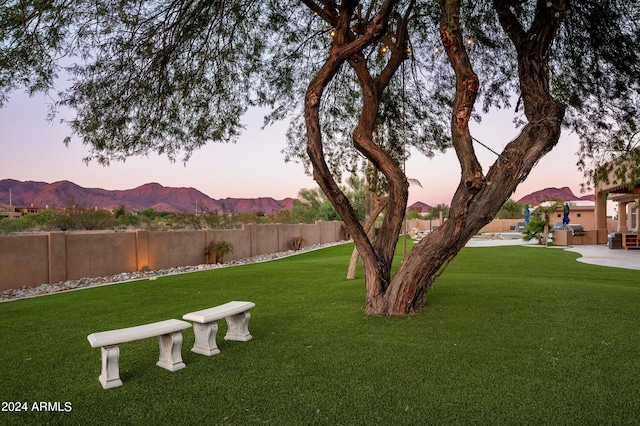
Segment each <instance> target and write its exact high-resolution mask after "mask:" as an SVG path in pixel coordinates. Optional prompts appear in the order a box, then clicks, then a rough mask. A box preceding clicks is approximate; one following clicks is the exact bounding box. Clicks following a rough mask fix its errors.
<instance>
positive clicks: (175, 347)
mask: <svg viewBox="0 0 640 426" xmlns="http://www.w3.org/2000/svg"><path fill="white" fill-rule="evenodd" d="M158 344H159V345H160V359H159V360H158V362H156V365H157V366H158V367H162V368H164V369H167V370H169V371H177V370H180V369H182V368H185V367H186V365H184V362H182V333H181V332H180V331H177V332H175V333H171V334H163V335H162V336H158Z"/></svg>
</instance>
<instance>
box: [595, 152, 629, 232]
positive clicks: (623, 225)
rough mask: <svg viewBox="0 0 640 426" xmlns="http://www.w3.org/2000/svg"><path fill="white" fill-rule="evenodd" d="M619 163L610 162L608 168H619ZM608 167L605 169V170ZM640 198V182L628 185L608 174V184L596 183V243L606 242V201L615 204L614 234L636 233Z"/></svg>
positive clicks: (612, 173)
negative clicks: (616, 219)
mask: <svg viewBox="0 0 640 426" xmlns="http://www.w3.org/2000/svg"><path fill="white" fill-rule="evenodd" d="M620 164H621V163H620V162H619V161H618V162H615V160H614V162H612V163H609V165H608V166H611V165H613V170H616V169H617V168H619V167H621V165H620ZM607 168H608V167H606V168H605V170H606V169H607ZM639 198H640V182H636V183H635V184H630V183H628V182H620V180H619V179H616V177H615V173H614V172H613V171H612V172H611V173H610V174H609V179H608V182H598V185H597V187H596V203H595V227H596V229H597V230H598V243H599V244H604V243H606V242H607V235H608V234H607V233H608V231H609V230H608V229H607V213H606V207H605V205H606V201H607V200H612V201H614V202H615V203H617V205H618V208H617V214H618V224H617V229H615V231H616V232H619V233H630V232H633V233H636V234H637V233H638V218H637V215H638V213H637V212H638V199H639Z"/></svg>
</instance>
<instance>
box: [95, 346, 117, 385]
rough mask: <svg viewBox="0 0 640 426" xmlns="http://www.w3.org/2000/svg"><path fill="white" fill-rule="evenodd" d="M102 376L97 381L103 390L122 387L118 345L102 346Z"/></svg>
mask: <svg viewBox="0 0 640 426" xmlns="http://www.w3.org/2000/svg"><path fill="white" fill-rule="evenodd" d="M101 349H102V374H100V377H99V378H98V380H100V383H101V384H102V387H103V389H111V388H116V387H118V386H122V380H120V366H119V364H120V348H119V347H118V345H113V346H103V347H102V348H101Z"/></svg>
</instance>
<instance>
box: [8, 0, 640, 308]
mask: <svg viewBox="0 0 640 426" xmlns="http://www.w3.org/2000/svg"><path fill="white" fill-rule="evenodd" d="M639 22H640V5H639V4H638V2H636V1H631V0H619V1H615V2H614V1H604V2H603V1H596V0H584V1H580V2H576V1H570V0H551V1H543V0H528V1H527V0H493V1H491V2H470V1H459V0H440V1H426V0H425V1H419V0H377V1H362V2H359V1H355V0H344V1H342V2H335V1H333V0H300V1H294V2H291V1H282V0H255V1H239V0H230V1H224V2H210V1H204V0H158V1H153V2H148V1H142V0H122V1H119V2H116V3H113V2H107V1H103V0H92V1H90V2H89V1H86V0H50V1H36V2H29V3H27V2H23V1H22V0H9V1H6V2H4V3H3V6H2V8H1V9H0V103H1V104H4V103H5V102H6V101H7V100H8V96H9V94H10V93H11V91H12V90H16V89H19V88H25V89H26V90H27V91H29V92H30V93H35V92H38V91H51V90H53V89H54V88H55V87H56V83H57V81H56V77H57V76H58V75H59V74H60V73H61V72H64V73H65V74H66V75H69V76H70V85H69V87H67V88H64V89H63V90H62V91H61V92H60V94H59V105H64V106H67V107H70V108H72V109H73V110H75V111H76V117H75V119H73V120H71V122H70V123H69V124H70V126H71V130H72V133H73V134H75V135H77V136H78V137H79V138H81V140H82V141H83V143H85V144H87V145H88V146H89V147H90V149H91V154H90V156H89V157H90V159H95V160H97V161H99V162H101V163H109V161H112V160H123V159H125V158H126V157H128V156H131V155H141V154H146V153H148V152H152V151H155V152H158V153H160V154H165V155H168V156H169V157H171V158H177V157H182V158H188V157H189V155H190V154H191V153H192V152H193V150H195V149H197V148H198V147H200V146H202V145H203V144H206V143H209V142H229V141H233V140H234V139H235V138H236V137H237V135H238V134H239V132H241V130H242V122H241V118H242V115H243V114H244V112H245V111H246V109H247V108H248V107H250V106H253V105H261V106H267V107H269V108H270V109H271V113H270V114H269V115H268V116H267V117H266V118H265V123H267V124H268V123H270V122H272V121H275V120H280V119H286V118H287V119H290V120H291V126H290V129H289V133H288V138H289V146H288V148H287V149H286V152H285V156H286V158H288V159H298V158H302V159H304V161H305V164H307V165H308V167H309V169H310V170H312V172H313V176H314V178H315V180H316V181H317V182H318V185H319V186H320V188H321V189H322V191H323V192H324V193H325V195H326V197H327V198H328V199H329V200H330V201H331V203H332V205H333V206H334V208H335V209H336V211H337V213H338V214H339V215H340V216H341V217H342V218H343V220H344V221H345V224H346V226H347V227H348V228H349V232H350V234H351V235H352V237H353V239H354V241H355V243H356V246H357V248H358V251H359V252H360V254H361V255H362V257H363V262H364V265H365V266H364V268H365V280H366V282H367V308H366V310H367V312H369V313H374V314H382V315H389V314H403V313H408V312H413V311H416V310H419V309H420V308H421V307H422V305H423V304H424V301H425V297H426V291H427V290H428V289H429V288H430V286H431V285H432V283H433V282H434V280H435V278H436V277H437V276H438V274H439V273H441V271H442V269H443V268H442V267H443V266H444V265H446V264H447V263H448V262H449V261H450V260H451V259H452V258H453V257H455V255H456V254H457V253H458V251H459V250H460V249H461V247H463V246H464V244H465V243H466V242H467V241H468V239H469V238H471V237H472V236H473V235H474V234H475V233H476V232H477V230H478V229H480V227H482V226H483V225H484V224H485V223H487V222H488V221H489V220H491V218H493V216H494V215H495V214H496V213H497V212H498V210H499V209H500V207H501V206H502V205H503V204H504V202H505V201H506V200H508V198H509V196H510V195H511V193H513V191H514V190H515V188H516V187H517V185H518V184H519V183H520V182H521V181H523V180H524V179H526V177H527V175H528V174H529V172H530V171H531V169H532V167H534V165H535V164H536V163H537V162H538V160H539V159H540V158H541V157H542V156H544V155H545V154H546V153H547V152H549V151H550V150H551V149H553V147H554V146H555V145H556V144H557V142H558V139H559V136H560V132H561V129H562V126H564V127H565V128H566V129H569V130H572V131H574V132H576V133H577V134H578V135H579V136H580V140H581V150H580V165H581V167H583V168H584V170H585V172H586V174H587V175H588V176H591V177H595V176H596V175H594V174H593V173H592V171H593V170H595V169H596V167H597V166H599V165H600V164H602V162H603V161H605V160H607V159H609V158H610V153H611V152H615V153H616V154H620V153H628V152H635V151H634V150H633V148H634V147H635V145H636V144H637V140H638V139H637V132H638V116H639V114H638V112H639V111H638V110H639V108H640V84H639V76H640V61H638V55H639V52H640V48H639V43H638V36H639V35H640V24H639ZM491 108H509V109H512V110H513V112H514V122H515V124H516V125H517V126H518V127H519V129H520V133H519V135H518V136H517V137H516V138H515V139H514V140H512V141H496V142H507V143H506V144H505V145H504V149H503V150H502V152H501V153H499V155H498V158H497V159H496V162H495V163H494V164H493V165H491V166H490V167H489V169H487V170H484V169H483V167H482V166H481V164H480V162H479V161H478V159H477V157H476V155H475V148H474V144H475V139H474V138H473V136H472V135H471V132H470V130H469V126H468V123H469V121H470V120H478V121H480V120H481V119H482V113H483V112H486V111H488V110H489V109H491ZM634 137H635V139H634ZM409 147H414V148H416V149H417V150H418V151H419V152H421V153H423V154H426V155H434V154H436V153H437V152H438V151H441V150H443V149H446V148H448V147H452V148H453V149H454V150H455V152H456V154H457V157H458V160H459V162H460V166H461V176H460V183H459V186H458V189H457V190H456V193H455V194H454V196H453V199H452V202H451V211H450V215H449V219H448V220H447V222H445V224H444V226H442V227H440V228H439V229H438V231H436V232H433V233H431V234H430V235H429V237H428V238H425V239H424V240H423V241H421V243H420V244H418V246H416V248H415V249H414V250H413V251H412V253H411V254H410V256H409V257H408V258H407V259H406V261H405V262H403V265H402V266H401V268H400V269H399V271H398V272H397V273H396V274H395V275H394V276H393V277H392V276H391V260H392V258H393V254H394V251H395V244H396V242H397V239H398V235H399V234H400V231H401V223H402V218H403V217H404V213H405V209H406V202H407V197H408V190H407V188H408V182H407V178H406V176H405V175H404V171H403V169H402V161H403V160H404V159H405V158H406V155H407V152H408V148H409ZM364 164H371V165H372V166H373V167H374V168H375V169H377V170H378V171H379V172H380V173H381V174H382V176H383V177H384V180H385V185H386V186H387V188H385V191H386V192H387V194H388V200H387V202H386V213H385V216H384V221H383V224H382V227H381V229H380V232H379V233H378V236H377V240H376V242H375V244H373V242H372V241H371V240H370V239H369V237H368V236H367V233H366V232H365V231H364V229H363V226H362V224H361V223H360V220H359V218H358V214H357V213H356V212H355V210H354V208H353V206H352V205H351V203H350V202H349V199H348V197H347V196H346V195H345V193H344V191H343V190H342V188H341V186H340V182H339V180H340V179H339V173H340V171H343V170H349V171H354V170H357V169H360V168H362V167H363V165H364ZM636 169H637V167H636Z"/></svg>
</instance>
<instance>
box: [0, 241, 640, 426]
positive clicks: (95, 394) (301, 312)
mask: <svg viewBox="0 0 640 426" xmlns="http://www.w3.org/2000/svg"><path fill="white" fill-rule="evenodd" d="M351 247H352V245H344V246H336V247H332V248H328V249H323V250H320V251H316V252H311V253H306V254H301V255H298V256H295V257H291V258H286V259H281V260H278V261H273V262H267V263H262V264H254V265H246V266H239V267H233V268H225V269H218V270H212V271H207V272H199V273H193V274H187V275H179V276H171V277H164V278H159V279H158V280H156V281H138V282H133V283H124V284H117V285H111V286H104V287H99V288H93V289H88V290H82V291H76V292H69V293H66V294H57V295H53V296H46V297H40V298H35V299H29V300H21V301H15V302H9V303H1V304H0V374H1V375H0V379H1V383H0V394H1V395H2V401H5V402H6V401H26V402H28V404H29V407H30V408H31V406H32V404H33V402H40V401H45V402H56V401H59V402H61V403H64V402H67V401H68V402H70V403H71V406H72V411H70V412H20V413H15V412H13V413H10V412H2V413H0V424H47V423H48V424H65V425H75V424H104V425H129V424H131V425H140V424H173V425H183V424H184V425H191V424H228V425H247V424H273V425H312V424H318V425H324V424H329V425H338V424H343V425H391V424H393V425H416V424H435V425H442V424H465V425H466V424H488V425H495V424H515V425H524V424H576V425H586V424H594V425H595V424H634V423H637V422H638V421H639V420H638V413H640V375H639V374H638V371H640V326H639V324H640V309H639V307H640V303H639V302H640V279H639V278H640V273H639V272H638V271H628V270H621V269H615V268H605V267H598V266H593V265H586V264H582V263H579V262H576V261H575V259H576V257H577V255H576V254H574V253H569V252H565V251H562V250H558V249H544V248H536V247H495V248H467V249H464V250H463V251H462V252H461V253H460V255H459V256H458V258H456V259H455V261H454V262H453V263H452V264H451V265H450V267H449V268H448V269H447V270H446V271H445V273H444V274H443V275H442V277H441V278H440V279H439V280H438V281H437V283H436V285H435V286H434V288H433V289H432V290H431V291H430V292H429V293H428V301H427V303H428V305H427V307H426V308H425V310H424V311H423V312H421V313H420V314H417V315H412V316H407V317H394V318H379V317H370V316H367V315H365V314H364V313H363V307H364V283H363V281H362V279H358V280H355V281H347V280H345V279H344V276H345V274H346V267H347V262H348V259H349V254H350V251H351ZM360 275H361V274H360ZM230 300H250V301H253V302H255V303H256V307H255V308H254V309H253V310H252V312H251V315H252V317H251V321H250V324H249V329H250V331H251V334H252V335H253V340H251V341H249V342H227V341H224V340H223V339H222V336H224V333H225V331H226V324H225V323H224V321H221V322H220V330H219V332H218V346H219V347H220V349H221V353H220V354H218V355H215V356H212V357H205V356H202V355H198V354H194V353H193V352H191V351H190V348H191V346H192V345H193V333H192V332H191V331H189V330H187V331H185V332H184V333H183V337H184V346H183V350H182V354H183V359H184V361H185V363H186V365H187V368H185V369H183V370H180V371H177V372H173V373H171V372H169V371H167V370H164V369H162V368H159V367H157V366H155V362H156V361H157V357H158V348H157V340H156V339H146V340H142V341H136V342H131V343H127V344H123V345H121V347H120V376H121V378H122V381H123V386H121V387H118V388H114V389H108V390H104V389H102V387H101V386H100V383H99V382H98V375H99V374H100V350H99V349H94V348H91V347H90V345H89V343H88V342H87V339H86V336H87V335H88V334H90V333H92V332H96V331H104V330H109V329H114V328H120V327H128V326H132V325H138V324H143V323H146V322H152V321H159V320H163V319H168V318H181V317H182V315H183V314H184V313H187V312H191V311H194V310H198V309H203V308H206V307H210V306H214V305H217V304H221V303H224V302H227V301H230Z"/></svg>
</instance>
